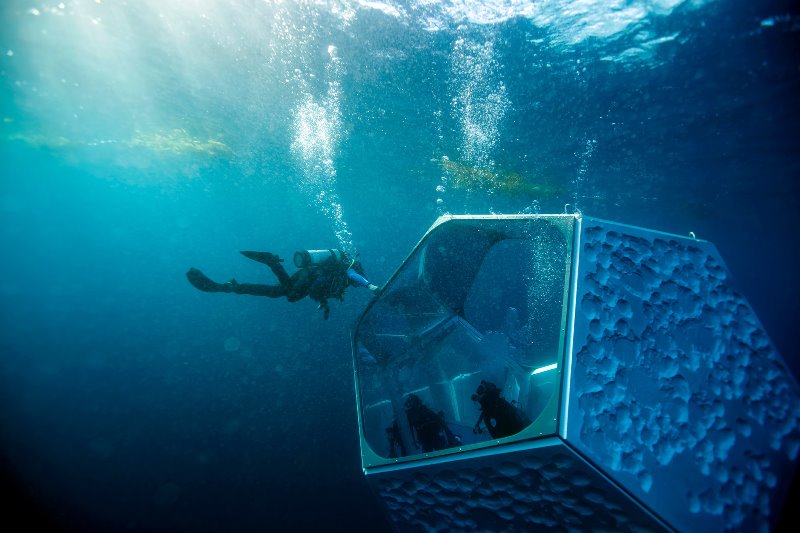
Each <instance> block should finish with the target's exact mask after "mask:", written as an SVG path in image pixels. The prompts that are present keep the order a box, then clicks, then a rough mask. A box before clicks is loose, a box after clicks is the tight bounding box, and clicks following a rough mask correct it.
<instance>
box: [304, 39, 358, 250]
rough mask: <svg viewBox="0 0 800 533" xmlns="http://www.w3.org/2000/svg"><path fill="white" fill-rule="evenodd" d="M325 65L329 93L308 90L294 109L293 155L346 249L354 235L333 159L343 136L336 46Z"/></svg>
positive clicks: (310, 194)
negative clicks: (349, 225) (346, 217)
mask: <svg viewBox="0 0 800 533" xmlns="http://www.w3.org/2000/svg"><path fill="white" fill-rule="evenodd" d="M328 55H329V60H328V63H327V65H326V67H325V74H326V76H327V79H328V86H327V92H326V94H325V95H323V96H322V97H316V96H315V95H313V94H312V93H311V91H310V89H306V92H305V93H304V94H303V95H302V98H301V101H300V104H298V105H297V107H296V108H295V109H294V112H293V126H292V154H293V155H294V157H295V159H296V160H297V162H298V164H299V165H300V167H301V169H302V173H303V177H302V179H301V181H300V187H301V188H302V189H303V192H304V193H305V194H306V195H307V196H308V198H309V200H310V201H311V202H312V203H313V204H314V205H316V206H317V208H319V209H320V211H321V212H322V213H323V214H324V215H325V216H326V217H327V218H328V219H329V220H330V221H331V222H332V223H333V226H334V231H335V233H336V239H337V241H338V242H339V246H340V247H341V248H342V249H344V250H352V249H353V237H352V234H351V233H350V230H349V229H348V227H347V223H346V222H345V220H344V212H343V210H342V204H341V201H340V200H339V194H338V192H337V190H336V165H335V163H334V159H335V157H336V155H337V150H338V147H339V143H340V142H341V137H342V113H341V98H342V96H341V93H342V87H341V76H342V67H341V59H340V58H339V57H338V56H337V52H336V47H335V46H333V45H331V46H329V47H328Z"/></svg>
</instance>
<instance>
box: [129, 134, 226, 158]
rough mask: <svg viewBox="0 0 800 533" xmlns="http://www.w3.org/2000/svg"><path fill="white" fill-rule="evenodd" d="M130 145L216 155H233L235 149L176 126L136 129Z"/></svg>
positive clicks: (177, 152)
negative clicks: (154, 129)
mask: <svg viewBox="0 0 800 533" xmlns="http://www.w3.org/2000/svg"><path fill="white" fill-rule="evenodd" d="M125 144H127V145H128V146H131V147H135V148H146V149H148V150H153V151H155V152H168V153H172V154H176V155H177V154H187V153H202V154H207V155H210V156H214V157H232V156H233V155H234V154H233V150H231V149H230V148H229V147H228V145H226V144H225V143H223V142H220V141H215V140H214V139H206V140H202V139H198V138H196V137H192V136H191V135H190V134H189V133H188V132H187V131H186V130H184V129H182V128H175V129H172V130H167V131H160V130H157V131H151V132H142V131H138V130H137V131H136V133H135V134H134V136H133V138H131V140H130V141H128V142H126V143H125Z"/></svg>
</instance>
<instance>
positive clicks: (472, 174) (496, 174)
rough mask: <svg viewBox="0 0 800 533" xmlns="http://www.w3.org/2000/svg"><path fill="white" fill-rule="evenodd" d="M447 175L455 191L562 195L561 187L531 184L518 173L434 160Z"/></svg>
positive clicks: (447, 160) (445, 158) (544, 196)
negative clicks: (479, 190)
mask: <svg viewBox="0 0 800 533" xmlns="http://www.w3.org/2000/svg"><path fill="white" fill-rule="evenodd" d="M431 161H433V162H434V163H437V164H438V165H439V167H441V169H442V170H443V171H444V172H445V173H446V175H447V178H448V184H449V185H450V187H452V188H454V189H461V190H466V191H473V190H477V189H481V190H489V191H498V192H502V193H507V194H510V195H515V196H516V195H535V196H538V197H540V198H553V197H555V196H558V195H559V194H561V193H562V190H561V188H560V187H558V186H556V185H552V184H549V183H542V182H539V183H531V182H530V181H528V180H526V179H525V176H523V175H522V174H520V173H518V172H503V171H495V170H493V169H486V168H477V167H473V166H470V165H467V164H464V163H459V162H457V161H453V160H451V159H450V158H449V157H447V156H446V155H445V156H442V157H441V158H438V159H432V160H431Z"/></svg>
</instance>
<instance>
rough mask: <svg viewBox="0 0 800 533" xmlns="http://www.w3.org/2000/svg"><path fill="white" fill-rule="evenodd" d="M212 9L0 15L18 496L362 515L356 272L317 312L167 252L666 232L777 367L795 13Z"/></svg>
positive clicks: (361, 297)
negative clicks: (556, 216) (726, 275)
mask: <svg viewBox="0 0 800 533" xmlns="http://www.w3.org/2000/svg"><path fill="white" fill-rule="evenodd" d="M227 4H228V3H225V5H223V4H221V3H216V2H204V1H200V0H197V1H194V2H172V3H165V2H136V3H133V2H129V3H128V5H125V6H123V5H117V4H112V3H108V2H104V3H98V2H96V3H88V2H78V1H77V0H75V1H65V2H63V3H57V2H55V3H54V2H27V1H20V0H15V1H11V2H6V3H4V4H3V7H2V8H0V9H2V22H1V23H2V32H0V96H1V99H0V106H2V107H0V110H1V111H2V113H1V114H2V119H3V122H2V124H0V249H2V259H1V260H0V409H1V410H0V417H1V418H0V439H1V440H0V446H1V448H0V451H1V452H2V459H3V468H4V470H5V472H4V479H6V480H7V487H8V488H9V489H11V490H12V491H13V493H14V494H15V496H14V499H12V500H9V501H10V502H11V503H12V507H15V508H17V509H20V513H21V514H22V513H23V512H24V511H26V510H28V509H31V510H33V511H35V512H36V513H37V517H38V518H37V520H38V519H39V518H40V519H41V520H42V521H45V522H48V523H50V524H52V525H54V526H56V527H59V528H79V529H85V530H86V529H88V530H120V529H178V530H220V529H225V530H265V529H270V528H273V527H274V528H277V529H281V530H303V529H315V530H325V529H328V528H329V527H330V526H329V524H332V523H335V524H339V525H341V527H342V528H343V529H347V530H369V531H380V530H384V529H386V528H388V525H387V524H386V522H385V520H384V518H383V516H382V513H381V510H380V507H379V505H378V503H377V500H376V499H375V498H374V497H373V495H372V494H371V493H370V491H369V489H368V488H367V486H366V483H365V482H364V479H363V475H362V473H361V471H360V458H359V450H358V437H357V427H356V413H355V404H354V394H353V384H352V366H351V360H350V345H349V335H350V327H351V326H352V324H353V323H354V321H355V320H356V318H357V316H358V313H359V312H360V310H361V309H362V308H363V306H364V305H365V304H366V302H367V301H368V299H369V294H368V293H367V291H363V290H362V291H358V290H351V291H350V293H348V295H347V297H346V301H345V302H344V303H343V304H338V303H334V305H333V310H332V313H331V318H330V320H328V321H323V320H322V317H321V316H319V315H320V314H319V312H318V311H317V310H316V309H315V305H314V304H313V302H311V301H302V302H299V303H296V304H288V303H287V302H285V301H279V300H267V299H260V298H255V297H245V296H240V297H237V296H234V295H224V294H204V293H200V292H198V291H196V290H194V289H193V288H192V287H191V286H190V285H189V284H188V283H187V282H186V280H185V278H184V273H185V271H186V270H187V269H188V268H189V267H190V266H195V267H198V268H201V269H203V270H204V271H205V272H206V273H207V274H208V275H209V276H210V277H212V278H214V279H218V280H220V281H223V280H227V279H229V278H230V277H233V276H235V277H236V278H237V279H238V280H239V281H254V282H264V281H267V280H269V279H270V274H269V272H266V271H265V269H264V268H262V267H261V266H260V265H258V264H256V263H253V262H250V261H247V260H246V259H244V258H243V257H241V256H240V255H239V254H238V250H243V249H260V250H270V251H273V252H276V253H279V254H281V255H283V256H284V257H287V258H289V257H291V254H292V253H293V252H294V251H295V250H296V249H302V248H329V247H334V246H341V247H345V248H347V249H350V250H357V251H359V252H360V254H361V259H362V261H363V263H364V265H365V267H366V270H367V273H368V275H369V277H370V279H371V280H372V281H374V282H376V283H382V282H383V281H384V280H386V279H387V278H388V277H389V276H390V275H391V274H392V272H393V271H394V269H395V268H396V266H397V265H398V264H399V263H400V261H402V260H403V259H404V258H405V256H406V255H407V254H408V252H409V251H410V250H411V248H412V247H413V245H414V244H415V243H416V242H417V240H418V239H419V238H420V236H421V235H422V233H423V232H424V231H425V230H426V229H427V228H428V227H429V226H430V225H431V224H432V223H433V221H434V220H435V219H436V217H437V216H438V215H440V214H443V213H446V212H450V213H468V212H480V213H486V212H497V213H519V212H541V213H548V212H556V213H560V212H562V211H563V210H564V206H565V204H571V206H572V207H575V206H577V207H578V208H580V209H581V210H582V211H583V212H584V213H586V214H588V215H591V216H596V217H601V218H607V219H611V220H615V221H619V222H625V223H629V224H635V225H642V226H646V227H651V228H655V229H661V230H664V231H670V232H674V233H680V234H687V233H688V232H689V231H693V232H695V233H696V235H697V236H698V237H700V238H704V239H708V240H710V241H712V242H713V243H715V244H716V245H717V247H718V248H719V250H720V252H721V253H722V256H723V257H724V258H725V260H726V262H727V263H728V266H729V268H730V270H731V271H732V272H733V274H734V276H735V277H736V279H737V281H738V283H739V286H740V290H741V292H742V293H743V294H745V295H746V297H747V298H748V299H749V300H750V302H751V303H752V304H753V305H754V307H755V309H756V311H757V312H758V314H759V317H760V318H761V320H762V322H763V323H764V325H765V326H766V328H767V330H768V331H769V332H770V334H771V336H772V338H773V341H774V342H775V343H776V345H777V347H778V349H779V350H780V351H781V353H782V354H783V355H784V357H785V358H786V360H787V363H788V365H789V366H790V368H791V370H792V371H793V372H794V373H795V375H796V376H797V375H800V350H798V341H797V337H796V334H795V333H796V332H795V329H796V327H795V322H796V320H797V318H798V310H799V309H798V308H799V307H800V283H798V280H797V272H798V271H800V268H799V265H798V253H799V252H798V250H800V238H798V228H800V224H799V222H800V210H799V209H798V197H799V194H798V193H799V191H798V181H797V178H798V176H800V159H798V153H800V102H798V96H797V95H798V94H800V55H798V35H800V13H798V10H797V8H796V7H795V6H794V5H793V3H792V2H781V1H769V2H757V3H753V2H745V1H732V0H718V1H709V2H694V3H693V2H688V1H687V2H682V1H680V0H660V1H644V0H639V1H633V2H626V3H622V2H619V3H614V2H599V1H598V2H591V1H588V0H585V1H582V2H566V1H563V2H557V1H546V2H530V3H528V4H525V3H520V2H516V3H514V4H515V5H516V7H515V8H514V9H510V8H509V9H508V10H506V11H502V9H501V8H497V9H495V10H493V11H490V10H489V9H487V8H481V7H480V6H478V5H472V4H471V3H467V2H449V3H444V4H430V5H428V4H426V3H424V2H419V3H415V2H411V3H386V4H378V3H375V4H372V7H369V6H367V5H360V4H359V2H330V3H323V5H319V6H315V7H312V6H311V5H309V4H306V3H302V4H290V5H279V6H273V5H271V4H267V3H259V2H233V3H231V4H232V5H227ZM498 4H502V3H498ZM509 4H511V2H509ZM616 4H619V5H616ZM379 7H380V9H379ZM515 15H516V16H515ZM26 506H27V507H26Z"/></svg>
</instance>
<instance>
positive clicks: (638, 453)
mask: <svg viewBox="0 0 800 533" xmlns="http://www.w3.org/2000/svg"><path fill="white" fill-rule="evenodd" d="M581 254H582V255H581V259H580V271H579V273H578V294H577V309H576V319H575V325H576V328H575V337H574V342H575V347H574V352H573V353H574V354H575V355H574V364H573V380H572V393H571V394H572V400H571V403H570V411H571V412H570V413H569V425H568V440H569V442H570V443H572V444H573V445H574V446H576V448H578V449H579V450H581V451H582V452H583V453H585V454H586V455H587V457H589V458H590V459H591V460H592V461H593V462H595V464H597V465H599V467H600V468H601V469H603V470H604V471H605V473H606V474H608V475H609V476H610V477H612V478H614V479H615V480H617V481H618V482H620V483H621V484H622V485H623V486H624V487H626V488H627V489H628V490H630V491H631V492H632V493H633V494H634V495H635V496H636V497H638V498H639V499H640V500H641V501H642V502H643V503H644V504H645V505H647V506H649V507H650V509H652V510H653V511H654V512H655V513H656V514H658V515H659V516H661V517H662V518H664V519H665V520H666V521H667V522H668V523H670V524H671V525H672V526H674V527H676V528H677V529H679V530H685V531H688V530H698V529H700V528H703V529H710V530H725V529H728V530H730V529H735V530H749V531H754V530H765V529H767V528H768V527H769V525H770V522H774V521H775V519H776V518H777V515H778V514H779V511H780V505H781V497H782V496H783V491H784V490H785V484H784V483H785V482H786V481H788V480H790V479H791V473H792V472H793V471H794V467H795V463H796V459H797V455H798V447H799V446H800V398H799V395H798V387H797V383H796V382H795V381H794V378H793V377H792V376H791V375H790V373H789V371H788V369H787V368H786V366H785V365H784V363H783V361H782V359H781V357H780V355H779V354H778V353H776V351H775V349H774V348H773V346H772V344H771V343H770V340H769V338H768V336H767V335H766V333H765V332H764V330H763V328H762V327H761V325H760V323H759V321H758V319H757V318H756V316H755V314H754V312H753V310H752V309H751V307H750V306H749V304H748V303H747V301H746V300H745V299H744V298H743V297H742V296H741V295H740V294H738V293H737V292H736V291H735V290H734V289H733V288H732V287H731V284H730V279H729V273H728V271H727V270H726V268H725V266H724V264H723V263H722V261H721V259H720V258H719V256H718V254H717V252H716V250H715V249H714V247H713V246H711V245H710V244H709V243H704V242H700V241H693V240H690V239H682V238H677V237H676V238H672V237H670V236H665V235H661V234H655V233H648V232H646V231H639V230H636V229H634V228H629V227H625V226H617V225H614V224H607V223H593V222H592V221H587V222H585V223H584V230H583V234H582V238H581Z"/></svg>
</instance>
